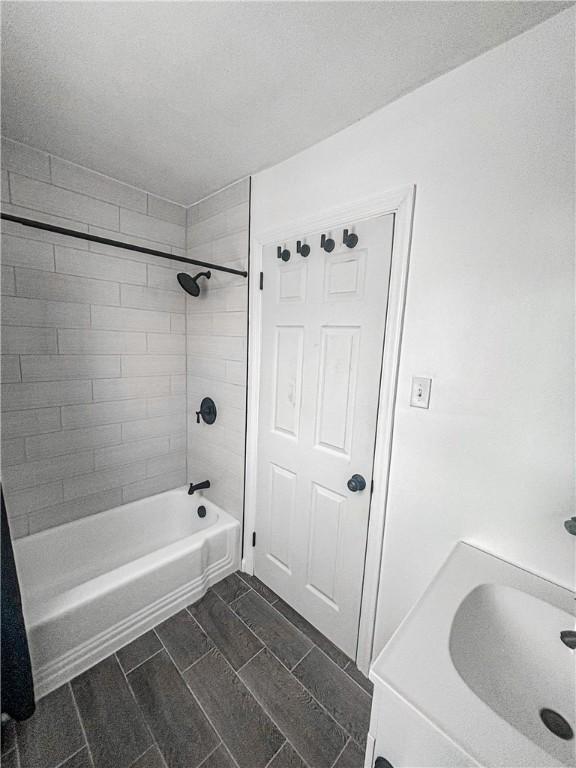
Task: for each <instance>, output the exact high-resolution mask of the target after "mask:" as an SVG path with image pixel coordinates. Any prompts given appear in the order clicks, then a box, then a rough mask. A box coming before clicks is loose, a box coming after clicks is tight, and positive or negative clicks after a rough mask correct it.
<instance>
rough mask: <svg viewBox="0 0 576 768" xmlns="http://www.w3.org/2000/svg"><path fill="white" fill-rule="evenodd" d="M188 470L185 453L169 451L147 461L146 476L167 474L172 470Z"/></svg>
mask: <svg viewBox="0 0 576 768" xmlns="http://www.w3.org/2000/svg"><path fill="white" fill-rule="evenodd" d="M179 470H181V471H185V470H186V454H185V453H169V454H166V455H165V456H156V457H155V458H153V459H148V461H147V462H146V476H147V477H153V476H154V475H165V474H168V473H170V472H178V471H179Z"/></svg>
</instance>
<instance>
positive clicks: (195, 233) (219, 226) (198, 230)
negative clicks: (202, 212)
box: [187, 210, 230, 248]
mask: <svg viewBox="0 0 576 768" xmlns="http://www.w3.org/2000/svg"><path fill="white" fill-rule="evenodd" d="M228 234H230V233H229V232H228V230H227V228H226V211H225V210H224V211H220V213H216V214H214V216H211V217H210V218H209V219H204V220H202V221H199V222H197V223H195V224H193V225H192V226H190V227H188V231H187V246H188V248H191V247H194V246H197V245H202V244H204V243H207V242H211V241H212V240H216V238H218V237H224V235H228Z"/></svg>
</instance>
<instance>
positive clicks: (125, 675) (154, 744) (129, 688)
mask: <svg viewBox="0 0 576 768" xmlns="http://www.w3.org/2000/svg"><path fill="white" fill-rule="evenodd" d="M154 634H156V633H155V632H154ZM158 639H159V640H160V638H158ZM160 643H161V644H162V641H161V640H160ZM158 653H160V651H158ZM156 655H157V654H153V656H156ZM153 656H149V657H148V658H147V659H146V661H150V659H151V658H153ZM114 658H115V660H116V663H117V664H118V667H119V668H120V672H121V673H122V676H123V677H124V682H125V683H126V686H127V688H128V690H129V691H130V695H131V696H132V700H133V701H134V704H135V705H136V709H137V711H138V712H139V714H140V717H141V718H142V722H143V724H144V726H145V727H146V730H147V731H148V733H149V734H150V738H151V739H152V744H151V745H150V746H149V747H148V749H150V748H151V747H153V746H155V747H156V749H157V750H158V753H159V755H160V758H161V760H162V762H163V763H164V766H167V765H168V764H167V762H166V760H165V758H164V752H162V750H161V749H160V746H159V744H158V742H157V741H156V737H155V736H154V734H153V733H152V729H151V728H150V726H149V725H148V721H147V719H146V717H145V715H144V712H143V711H142V707H141V706H140V704H139V703H138V700H137V698H136V695H135V694H134V691H133V690H132V686H131V685H130V681H129V680H128V675H127V674H126V673H125V672H124V670H123V669H122V664H120V661H119V659H118V657H117V655H116V654H114ZM146 661H144V662H143V664H145V663H146ZM139 666H142V664H140V665H139ZM135 669H136V667H135ZM148 749H146V750H145V751H144V752H143V753H142V754H146V752H147V751H148ZM140 757H142V755H140V756H139V757H137V758H136V759H137V760H139V759H140ZM133 764H134V763H132V765H133ZM94 768H96V766H94Z"/></svg>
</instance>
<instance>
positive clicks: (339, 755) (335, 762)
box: [330, 737, 353, 768]
mask: <svg viewBox="0 0 576 768" xmlns="http://www.w3.org/2000/svg"><path fill="white" fill-rule="evenodd" d="M352 740H353V739H352V737H349V738H348V741H347V742H346V744H344V746H343V747H342V749H341V750H340V753H339V754H338V756H337V757H336V760H334V762H333V763H332V765H331V766H330V768H335V766H336V764H337V762H338V760H340V758H341V757H342V755H343V754H344V750H345V749H346V747H347V746H348V744H350V742H351V741H352Z"/></svg>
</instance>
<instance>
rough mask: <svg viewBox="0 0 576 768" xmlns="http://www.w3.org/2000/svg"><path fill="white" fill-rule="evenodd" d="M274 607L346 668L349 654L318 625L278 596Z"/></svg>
mask: <svg viewBox="0 0 576 768" xmlns="http://www.w3.org/2000/svg"><path fill="white" fill-rule="evenodd" d="M274 608H276V610H277V611H280V613H281V614H282V615H283V616H285V617H286V618H287V619H288V621H291V622H292V624H294V626H295V627H296V629H299V630H300V632H303V633H304V634H305V635H307V636H308V637H309V638H310V640H312V642H313V643H314V645H317V646H318V648H321V649H322V650H323V651H324V653H325V654H326V655H327V656H329V657H330V658H331V659H332V661H333V662H335V663H336V664H338V666H339V667H342V668H344V667H345V666H346V664H348V662H349V661H350V659H349V658H348V656H346V654H345V653H344V652H343V651H341V650H340V648H337V647H336V646H335V645H334V643H332V642H331V641H330V640H328V638H327V637H325V636H324V635H323V634H322V633H321V632H320V631H319V630H317V629H316V627H313V626H312V624H310V622H309V621H306V619H305V618H304V617H303V616H300V614H299V613H298V612H297V611H295V610H294V608H292V606H290V605H288V603H285V602H284V600H281V599H280V598H278V600H277V601H276V602H275V603H274Z"/></svg>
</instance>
